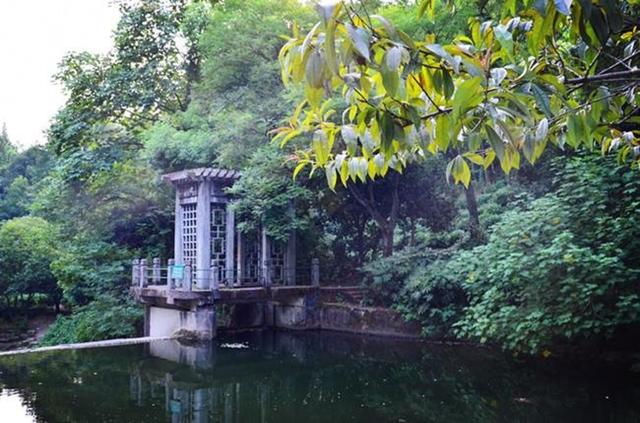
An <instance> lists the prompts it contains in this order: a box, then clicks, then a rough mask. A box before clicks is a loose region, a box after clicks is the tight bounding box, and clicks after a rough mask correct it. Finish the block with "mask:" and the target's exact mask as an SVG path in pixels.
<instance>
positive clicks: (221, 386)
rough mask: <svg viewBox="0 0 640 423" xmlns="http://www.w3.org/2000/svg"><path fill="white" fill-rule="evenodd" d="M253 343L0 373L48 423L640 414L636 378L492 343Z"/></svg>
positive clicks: (17, 363) (15, 364)
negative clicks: (508, 351) (533, 357)
mask: <svg viewBox="0 0 640 423" xmlns="http://www.w3.org/2000/svg"><path fill="white" fill-rule="evenodd" d="M247 340H248V341H250V345H252V348H250V349H212V348H208V347H194V346H191V347H185V346H179V345H178V344H176V343H166V344H164V345H163V346H161V348H148V347H147V348H146V349H145V348H144V347H142V346H133V347H125V348H107V349H99V350H80V351H73V352H63V353H49V354H38V355H24V356H16V357H10V358H3V359H1V360H0V371H2V373H1V374H0V380H2V381H3V383H4V384H5V385H6V387H8V388H11V389H17V390H18V391H19V392H20V393H21V395H22V397H23V398H24V399H25V402H26V403H27V404H28V405H29V407H31V408H32V409H33V410H34V411H35V413H36V414H37V415H38V416H39V418H40V419H41V420H42V421H47V422H57V421H65V422H66V421H69V422H74V421H83V422H84V421H123V422H124V421H172V422H239V421H243V422H244V421H248V422H264V421H275V422H286V421H304V422H307V421H308V422H316V421H333V422H341V421H345V420H352V421H375V422H384V421H394V422H397V421H398V420H399V419H403V420H405V421H408V422H409V421H424V422H436V421H446V422H457V421H479V422H494V421H524V422H533V421H586V420H594V419H596V420H615V421H637V420H638V419H639V418H640V413H639V412H638V405H637V404H638V399H639V398H640V392H639V391H638V390H637V389H636V390H633V389H630V388H629V386H631V384H630V383H628V381H626V382H625V381H620V380H616V379H615V377H613V376H612V377H611V378H610V379H608V380H607V379H600V378H596V379H597V381H596V382H598V383H599V384H598V383H594V377H593V376H591V377H586V376H585V377H582V378H581V377H576V376H575V375H574V376H572V377H567V376H566V374H567V373H566V371H563V372H561V373H559V372H557V371H556V369H553V368H552V366H549V365H546V364H545V365H544V366H541V367H540V366H539V368H535V366H531V365H527V366H525V365H522V364H517V363H514V362H513V361H511V360H507V359H505V357H503V356H502V355H500V354H492V353H490V352H488V351H485V350H471V349H468V348H464V347H435V346H433V345H424V344H421V345H418V346H416V344H414V343H412V342H403V341H399V340H380V339H376V338H360V337H354V336H345V335H338V334H330V335H329V334H318V335H315V334H308V333H307V334H275V335H274V334H271V333H265V334H263V335H261V336H259V337H255V338H252V339H244V341H247ZM234 341H243V339H239V340H234ZM151 354H153V356H152V355H151ZM158 357H163V358H158ZM563 375H565V376H563ZM605 396H609V397H610V399H608V400H607V399H605Z"/></svg>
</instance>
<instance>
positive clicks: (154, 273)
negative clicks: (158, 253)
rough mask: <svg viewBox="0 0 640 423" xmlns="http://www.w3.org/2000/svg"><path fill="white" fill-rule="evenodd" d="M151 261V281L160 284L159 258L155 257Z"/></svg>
mask: <svg viewBox="0 0 640 423" xmlns="http://www.w3.org/2000/svg"><path fill="white" fill-rule="evenodd" d="M152 263H153V270H152V272H151V281H152V283H153V285H160V259H159V258H158V257H155V258H154V259H153V261H152Z"/></svg>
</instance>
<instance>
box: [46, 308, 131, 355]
mask: <svg viewBox="0 0 640 423" xmlns="http://www.w3.org/2000/svg"><path fill="white" fill-rule="evenodd" d="M141 320H142V310H141V309H140V307H139V306H136V305H135V304H134V303H132V302H131V301H130V300H127V301H117V300H116V299H113V298H106V297H105V298H101V299H99V300H96V301H93V302H92V303H89V304H88V305H86V306H84V307H81V308H78V309H76V310H75V311H74V312H73V314H71V315H70V316H58V318H57V319H56V321H55V322H54V324H53V325H51V327H50V328H49V330H48V331H47V333H46V334H45V336H44V338H43V339H42V340H41V341H40V344H41V345H57V344H68V343H75V342H89V341H100V340H104V339H115V338H130V337H133V336H135V335H136V334H137V333H138V328H139V327H140V323H141Z"/></svg>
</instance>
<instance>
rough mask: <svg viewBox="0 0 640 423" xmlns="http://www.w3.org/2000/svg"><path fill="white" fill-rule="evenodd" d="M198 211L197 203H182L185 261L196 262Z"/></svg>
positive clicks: (183, 254) (183, 255)
mask: <svg viewBox="0 0 640 423" xmlns="http://www.w3.org/2000/svg"><path fill="white" fill-rule="evenodd" d="M197 220H198V219H197V212H196V205H195V204H183V205H182V258H183V261H184V263H190V264H192V265H193V264H195V262H196V226H197Z"/></svg>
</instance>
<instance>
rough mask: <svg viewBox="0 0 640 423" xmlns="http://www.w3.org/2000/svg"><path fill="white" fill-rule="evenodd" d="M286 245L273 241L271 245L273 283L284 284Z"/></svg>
mask: <svg viewBox="0 0 640 423" xmlns="http://www.w3.org/2000/svg"><path fill="white" fill-rule="evenodd" d="M284 253H285V247H284V243H282V242H277V241H273V242H272V243H271V281H272V282H273V283H276V284H277V283H283V282H284V274H285V268H284Z"/></svg>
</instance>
